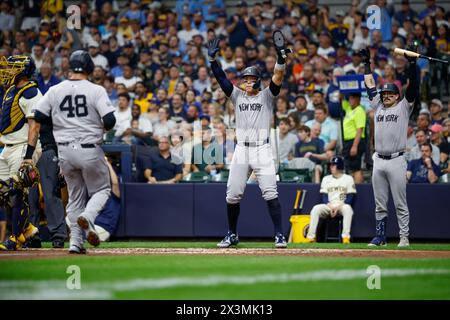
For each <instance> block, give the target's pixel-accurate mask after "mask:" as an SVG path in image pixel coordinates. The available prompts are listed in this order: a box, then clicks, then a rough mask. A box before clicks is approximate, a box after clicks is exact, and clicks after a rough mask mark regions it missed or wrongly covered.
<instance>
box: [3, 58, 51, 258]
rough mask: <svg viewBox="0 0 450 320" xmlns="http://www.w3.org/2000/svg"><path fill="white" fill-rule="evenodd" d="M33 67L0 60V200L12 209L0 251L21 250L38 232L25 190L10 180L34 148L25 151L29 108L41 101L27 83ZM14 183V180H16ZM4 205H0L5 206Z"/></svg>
mask: <svg viewBox="0 0 450 320" xmlns="http://www.w3.org/2000/svg"><path fill="white" fill-rule="evenodd" d="M35 69H36V67H35V64H34V62H33V60H32V59H31V58H30V57H28V56H10V57H9V58H8V59H5V57H1V59H0V92H1V91H3V92H2V93H1V94H0V96H1V97H2V99H1V108H0V141H1V142H2V143H3V144H4V149H3V151H2V153H1V154H0V182H1V186H0V198H2V199H3V202H8V203H9V205H8V206H7V207H8V208H7V210H9V209H11V224H12V234H11V236H10V237H9V239H7V240H6V241H5V242H3V243H1V244H0V250H8V251H10V250H17V249H20V248H21V246H22V245H23V244H24V242H25V241H26V240H27V239H29V238H31V237H32V236H34V235H35V234H36V233H37V232H38V229H37V228H36V227H34V226H33V225H32V224H30V223H29V222H28V221H27V220H28V216H29V206H28V190H27V188H18V187H17V183H13V182H12V180H11V179H12V177H13V176H15V177H17V176H18V171H19V168H20V165H21V163H22V160H23V158H24V156H25V155H26V154H29V153H33V152H34V148H33V149H31V148H27V141H28V129H29V125H31V124H32V123H33V121H34V120H33V112H32V109H33V107H34V106H35V104H36V103H37V102H38V101H39V99H41V97H42V94H41V93H40V91H39V89H38V87H37V84H36V83H35V82H33V81H30V79H31V77H32V76H33V74H34V71H35ZM39 155H40V149H39V146H38V150H37V152H35V153H34V156H35V157H34V160H35V161H37V160H38V158H39ZM15 181H16V182H17V178H16V180H15ZM5 204H6V203H3V204H0V205H2V206H3V205H5Z"/></svg>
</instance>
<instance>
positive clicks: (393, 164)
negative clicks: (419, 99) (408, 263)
mask: <svg viewBox="0 0 450 320" xmlns="http://www.w3.org/2000/svg"><path fill="white" fill-rule="evenodd" d="M361 54H362V56H363V57H364V64H365V75H364V83H365V85H366V88H367V94H368V96H369V99H370V103H371V105H372V107H373V109H374V110H375V119H374V121H375V153H374V154H373V173H372V186H373V193H374V196H375V215H376V233H375V237H374V238H373V239H372V241H371V242H370V243H369V246H382V245H386V243H387V241H386V223H387V216H388V212H387V204H388V199H389V188H390V189H391V192H392V198H393V200H394V205H395V209H396V212H397V220H398V225H399V228H400V242H399V244H398V246H399V247H407V246H409V240H408V236H409V210H408V205H407V203H406V167H407V163H406V159H405V155H404V153H405V150H406V140H407V130H408V121H409V117H410V115H411V113H412V111H413V105H414V98H415V94H416V90H417V88H416V87H417V80H416V59H415V58H410V57H407V59H408V60H409V67H408V78H409V85H408V88H407V89H406V92H405V96H404V97H403V99H400V92H399V89H398V87H397V86H396V85H395V84H393V83H386V84H384V85H383V86H382V88H381V90H380V92H379V93H378V92H377V90H376V86H375V80H374V78H373V76H372V72H371V70H370V52H369V50H367V49H363V50H361Z"/></svg>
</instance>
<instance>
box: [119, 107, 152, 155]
mask: <svg viewBox="0 0 450 320" xmlns="http://www.w3.org/2000/svg"><path fill="white" fill-rule="evenodd" d="M120 131H122V130H120ZM152 131H153V127H152V123H151V121H150V120H148V119H147V118H145V117H143V116H141V108H140V107H139V106H138V105H137V104H134V105H133V106H132V107H131V123H130V124H129V125H128V126H127V127H126V128H125V130H124V132H123V134H122V136H129V137H130V138H131V139H130V140H131V141H130V142H131V144H134V145H144V146H145V145H149V146H154V145H156V142H155V141H154V140H153V139H152Z"/></svg>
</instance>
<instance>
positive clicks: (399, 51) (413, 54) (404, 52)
mask: <svg viewBox="0 0 450 320" xmlns="http://www.w3.org/2000/svg"><path fill="white" fill-rule="evenodd" d="M394 53H396V54H399V55H402V56H403V55H406V56H408V57H412V58H422V59H427V60H429V61H436V62H441V63H448V61H446V60H442V59H438V58H432V57H428V56H424V55H423V54H420V53H417V52H414V51H411V50H405V49H400V48H395V49H394Z"/></svg>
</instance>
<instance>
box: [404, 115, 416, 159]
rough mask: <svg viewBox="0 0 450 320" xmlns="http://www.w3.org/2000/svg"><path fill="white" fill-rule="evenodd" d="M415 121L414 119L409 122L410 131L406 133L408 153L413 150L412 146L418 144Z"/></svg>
mask: <svg viewBox="0 0 450 320" xmlns="http://www.w3.org/2000/svg"><path fill="white" fill-rule="evenodd" d="M414 127H415V123H414V121H412V120H409V122H408V131H407V134H406V153H408V152H411V150H412V148H414V147H415V146H416V145H417V141H416V135H415V134H414Z"/></svg>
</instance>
